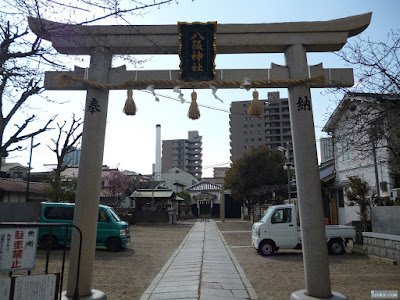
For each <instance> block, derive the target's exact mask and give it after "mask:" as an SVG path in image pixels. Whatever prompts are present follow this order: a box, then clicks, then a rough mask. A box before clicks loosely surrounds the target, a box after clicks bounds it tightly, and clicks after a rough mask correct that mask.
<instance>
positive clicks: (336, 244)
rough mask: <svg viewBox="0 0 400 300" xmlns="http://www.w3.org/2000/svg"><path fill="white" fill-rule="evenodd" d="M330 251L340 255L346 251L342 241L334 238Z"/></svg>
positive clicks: (330, 243) (330, 244)
mask: <svg viewBox="0 0 400 300" xmlns="http://www.w3.org/2000/svg"><path fill="white" fill-rule="evenodd" d="M329 252H330V253H331V254H334V255H339V254H342V253H343V252H344V246H343V242H342V241H338V240H334V241H330V242H329Z"/></svg>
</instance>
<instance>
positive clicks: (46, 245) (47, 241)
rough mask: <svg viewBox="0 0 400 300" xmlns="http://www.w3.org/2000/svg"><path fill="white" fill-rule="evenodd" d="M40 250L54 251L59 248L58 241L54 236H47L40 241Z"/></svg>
mask: <svg viewBox="0 0 400 300" xmlns="http://www.w3.org/2000/svg"><path fill="white" fill-rule="evenodd" d="M39 246H40V249H41V250H53V249H55V248H56V247H57V239H56V237H55V236H54V235H52V236H51V237H50V236H48V235H45V236H44V237H43V238H42V239H41V241H40V245H39Z"/></svg>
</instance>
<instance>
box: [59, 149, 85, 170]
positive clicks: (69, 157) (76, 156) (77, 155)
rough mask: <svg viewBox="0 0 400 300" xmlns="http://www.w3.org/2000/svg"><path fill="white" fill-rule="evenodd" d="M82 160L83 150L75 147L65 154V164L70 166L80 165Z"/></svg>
mask: <svg viewBox="0 0 400 300" xmlns="http://www.w3.org/2000/svg"><path fill="white" fill-rule="evenodd" d="M80 160H81V150H80V149H77V148H73V150H72V151H71V152H69V153H67V154H66V155H65V156H64V159H63V164H64V166H68V167H79V162H80Z"/></svg>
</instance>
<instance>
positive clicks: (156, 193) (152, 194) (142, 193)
mask: <svg viewBox="0 0 400 300" xmlns="http://www.w3.org/2000/svg"><path fill="white" fill-rule="evenodd" d="M173 193H174V192H173V191H172V190H164V189H159V190H147V189H145V190H136V191H134V192H133V193H132V194H131V195H130V196H129V197H131V198H170V197H171V196H172V194H173Z"/></svg>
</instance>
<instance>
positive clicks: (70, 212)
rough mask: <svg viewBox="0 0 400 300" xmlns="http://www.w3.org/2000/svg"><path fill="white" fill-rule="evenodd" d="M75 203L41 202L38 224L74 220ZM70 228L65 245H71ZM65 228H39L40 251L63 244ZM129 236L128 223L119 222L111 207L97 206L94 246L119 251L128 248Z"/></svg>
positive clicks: (70, 221)
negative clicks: (97, 215) (97, 216)
mask: <svg viewBox="0 0 400 300" xmlns="http://www.w3.org/2000/svg"><path fill="white" fill-rule="evenodd" d="M74 208H75V203H56V202H42V207H41V210H40V214H39V219H38V222H39V223H70V224H72V222H73V218H74ZM72 230H73V229H72V226H70V227H69V230H68V235H67V245H70V243H71V233H72ZM65 232H66V226H60V227H52V230H51V236H50V227H47V226H45V227H42V226H41V227H39V236H38V243H39V246H40V248H41V249H48V248H50V249H53V248H55V247H57V246H58V245H64V244H65ZM130 243H131V236H130V232H129V225H128V223H126V222H124V221H121V219H120V218H119V217H118V215H117V214H116V213H115V212H114V211H113V210H112V208H111V207H109V206H105V205H99V218H98V223H97V236H96V246H105V247H107V249H108V250H110V251H120V250H122V249H123V248H125V247H127V246H129V245H130Z"/></svg>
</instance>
